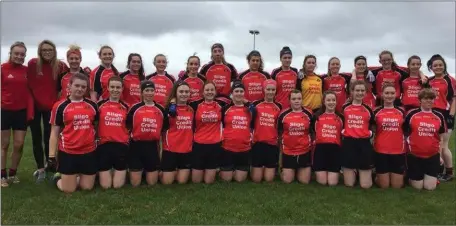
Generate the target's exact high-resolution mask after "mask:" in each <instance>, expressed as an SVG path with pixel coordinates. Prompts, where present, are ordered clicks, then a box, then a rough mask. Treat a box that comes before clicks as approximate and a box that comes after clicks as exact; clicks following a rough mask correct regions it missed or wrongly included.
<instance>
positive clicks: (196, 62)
mask: <svg viewBox="0 0 456 226" xmlns="http://www.w3.org/2000/svg"><path fill="white" fill-rule="evenodd" d="M200 65H201V64H200V58H199V57H198V56H190V57H189V58H188V59H187V69H186V70H185V74H184V75H182V77H179V80H181V81H184V82H186V83H187V84H188V85H189V86H190V97H189V99H188V101H189V102H192V101H196V100H199V99H201V98H203V86H204V82H205V81H206V78H205V77H204V76H203V75H201V74H199V73H198V70H199V67H200Z"/></svg>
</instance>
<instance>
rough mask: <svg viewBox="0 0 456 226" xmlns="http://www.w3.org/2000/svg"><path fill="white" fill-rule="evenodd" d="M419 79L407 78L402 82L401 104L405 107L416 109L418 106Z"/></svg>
mask: <svg viewBox="0 0 456 226" xmlns="http://www.w3.org/2000/svg"><path fill="white" fill-rule="evenodd" d="M420 80H421V78H419V77H407V78H406V79H404V80H403V81H402V104H403V105H404V106H407V107H413V108H417V107H419V106H420V101H419V100H418V93H419V92H420V90H421V88H422V87H421V83H420Z"/></svg>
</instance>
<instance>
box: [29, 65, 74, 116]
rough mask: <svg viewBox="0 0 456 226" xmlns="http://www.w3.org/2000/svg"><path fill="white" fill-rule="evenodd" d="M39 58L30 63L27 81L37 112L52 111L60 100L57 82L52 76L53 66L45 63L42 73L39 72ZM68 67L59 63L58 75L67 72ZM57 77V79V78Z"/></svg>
mask: <svg viewBox="0 0 456 226" xmlns="http://www.w3.org/2000/svg"><path fill="white" fill-rule="evenodd" d="M36 67H37V58H33V59H31V60H30V61H29V62H28V72H27V81H28V85H29V88H30V91H31V93H32V96H33V99H34V101H35V106H36V108H37V110H42V111H50V110H52V107H53V106H54V103H55V102H56V101H57V100H58V96H57V83H58V82H57V81H56V80H55V79H54V77H53V75H52V66H51V65H50V64H49V63H46V62H43V65H42V67H41V70H42V71H41V72H40V73H39V72H37V69H36ZM68 70H69V69H68V66H67V65H66V64H65V63H63V62H62V61H59V70H58V72H57V75H59V74H61V73H64V72H67V71H68ZM57 75H56V77H57Z"/></svg>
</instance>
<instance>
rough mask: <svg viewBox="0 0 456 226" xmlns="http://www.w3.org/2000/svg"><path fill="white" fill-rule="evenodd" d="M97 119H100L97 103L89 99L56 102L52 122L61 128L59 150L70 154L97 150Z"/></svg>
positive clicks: (52, 112)
mask: <svg viewBox="0 0 456 226" xmlns="http://www.w3.org/2000/svg"><path fill="white" fill-rule="evenodd" d="M95 121H98V110H97V104H95V103H94V102H92V101H91V100H89V99H83V100H81V101H71V100H70V99H66V100H62V101H58V102H57V103H55V104H54V107H53V108H52V111H51V119H50V123H51V125H55V126H59V127H60V129H61V133H60V139H59V150H60V151H63V152H65V153H68V154H86V153H90V152H93V151H95V148H96V144H95V126H94V124H95Z"/></svg>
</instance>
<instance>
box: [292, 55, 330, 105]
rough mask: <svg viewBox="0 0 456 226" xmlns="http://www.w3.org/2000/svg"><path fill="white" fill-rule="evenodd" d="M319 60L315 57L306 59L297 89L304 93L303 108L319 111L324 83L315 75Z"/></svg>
mask: <svg viewBox="0 0 456 226" xmlns="http://www.w3.org/2000/svg"><path fill="white" fill-rule="evenodd" d="M316 66H317V58H316V57H315V56H314V55H307V56H306V57H304V62H303V65H302V69H301V70H300V71H299V79H298V82H297V84H296V88H297V89H298V90H300V91H301V93H302V106H303V107H305V108H308V109H311V110H312V111H313V112H316V111H318V109H319V108H320V107H321V101H322V97H323V81H322V80H321V78H320V76H318V75H317V74H315V72H314V71H315V68H316Z"/></svg>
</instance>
